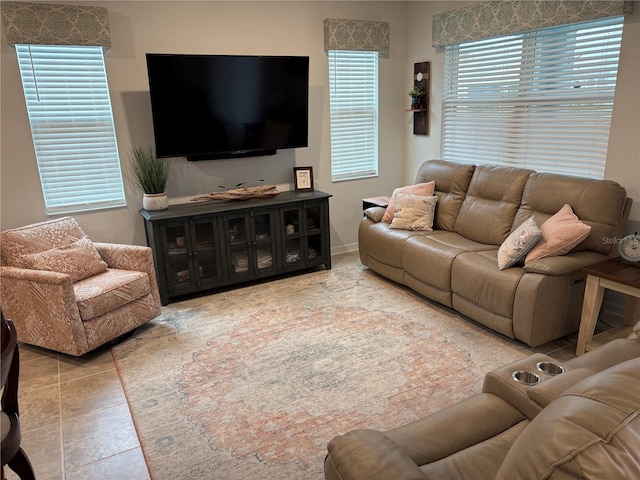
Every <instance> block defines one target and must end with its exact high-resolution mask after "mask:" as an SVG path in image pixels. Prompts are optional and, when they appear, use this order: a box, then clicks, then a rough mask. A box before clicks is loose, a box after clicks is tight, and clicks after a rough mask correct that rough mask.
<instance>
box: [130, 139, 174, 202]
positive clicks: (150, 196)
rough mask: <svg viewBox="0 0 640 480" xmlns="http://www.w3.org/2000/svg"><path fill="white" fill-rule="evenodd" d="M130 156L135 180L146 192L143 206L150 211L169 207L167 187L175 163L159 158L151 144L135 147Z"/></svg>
mask: <svg viewBox="0 0 640 480" xmlns="http://www.w3.org/2000/svg"><path fill="white" fill-rule="evenodd" d="M130 157H131V174H132V175H133V180H134V182H135V184H136V185H137V186H138V188H140V190H142V191H143V192H144V197H143V199H142V207H143V208H144V209H145V210H149V211H154V210H166V209H167V208H169V197H167V192H166V189H167V183H168V182H169V178H170V177H171V172H172V170H173V164H171V163H170V161H169V160H166V159H164V158H158V157H157V156H156V153H155V152H154V151H153V149H152V148H151V147H149V146H147V147H133V148H132V149H131V154H130Z"/></svg>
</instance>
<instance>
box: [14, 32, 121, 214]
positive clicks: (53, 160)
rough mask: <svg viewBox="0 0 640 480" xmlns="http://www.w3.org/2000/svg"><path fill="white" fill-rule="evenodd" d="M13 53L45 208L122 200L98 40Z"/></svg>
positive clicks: (88, 206) (93, 205) (71, 208)
mask: <svg viewBox="0 0 640 480" xmlns="http://www.w3.org/2000/svg"><path fill="white" fill-rule="evenodd" d="M16 52H17V54H18V63H19V66H20V73H21V75H22V85H23V89H24V95H25V99H26V103H27V111H28V114H29V121H30V123H31V134H32V136H33V144H34V147H35V152H36V159H37V161H38V169H39V172H40V182H41V183H42V191H43V193H44V200H45V206H46V211H47V213H48V214H59V213H69V212H74V211H82V210H93V209H99V208H109V207H116V206H123V205H125V195H124V188H123V184H122V174H121V171H120V160H119V157H118V149H117V145H116V137H115V129H114V126H113V115H112V112H111V101H110V98H109V88H108V85H107V77H106V72H105V66H104V58H103V54H102V47H96V46H88V47H86V46H85V47H78V46H63V45H16Z"/></svg>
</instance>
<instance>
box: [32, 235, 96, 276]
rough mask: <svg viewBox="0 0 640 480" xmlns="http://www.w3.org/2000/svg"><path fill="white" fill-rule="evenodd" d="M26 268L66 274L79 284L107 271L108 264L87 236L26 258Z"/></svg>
mask: <svg viewBox="0 0 640 480" xmlns="http://www.w3.org/2000/svg"><path fill="white" fill-rule="evenodd" d="M24 263H25V268H30V269H33V270H48V271H50V272H59V273H65V274H67V275H69V276H71V281H72V282H74V283H75V282H77V281H78V280H82V279H85V278H88V277H92V276H93V275H97V274H99V273H102V272H104V271H106V270H107V264H106V263H105V262H104V261H103V260H102V257H100V254H99V253H98V251H97V250H96V248H95V247H94V246H93V243H92V242H91V240H89V238H88V237H87V236H84V237H82V238H81V239H80V240H77V241H75V242H73V243H71V244H69V245H64V246H62V247H57V248H52V249H51V250H46V251H44V252H40V253H32V254H29V255H26V256H25V257H24Z"/></svg>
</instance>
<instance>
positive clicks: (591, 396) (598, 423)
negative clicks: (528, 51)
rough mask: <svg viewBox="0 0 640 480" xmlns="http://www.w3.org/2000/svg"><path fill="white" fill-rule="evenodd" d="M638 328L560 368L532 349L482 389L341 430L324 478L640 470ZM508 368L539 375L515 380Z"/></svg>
mask: <svg viewBox="0 0 640 480" xmlns="http://www.w3.org/2000/svg"><path fill="white" fill-rule="evenodd" d="M638 333H640V323H638V324H637V325H636V327H635V334H634V335H632V336H631V337H630V338H627V339H619V340H614V341H613V342H610V343H608V344H606V345H604V346H603V347H601V348H598V349H596V350H593V351H591V352H589V353H587V354H585V355H583V356H580V357H578V358H575V359H572V360H570V361H567V362H564V363H562V365H560V366H561V367H563V369H564V372H563V373H560V374H555V375H551V374H548V373H545V371H543V370H546V371H550V370H549V369H548V368H546V367H549V366H551V367H552V368H553V367H554V366H557V365H558V362H555V361H554V360H553V359H551V358H550V357H548V356H546V355H542V354H535V355H532V356H530V357H528V358H526V359H524V360H522V361H519V362H516V363H513V364H510V365H507V366H505V367H502V368H500V369H497V370H495V371H493V372H491V373H489V374H488V375H487V376H486V377H485V382H484V386H483V392H482V393H479V394H477V395H474V396H472V397H470V398H468V399H466V400H464V401H462V402H459V403H457V404H455V405H453V406H451V407H449V408H446V409H444V410H441V411H439V412H436V413H434V414H432V415H429V416H427V417H425V418H423V419H420V420H417V421H415V422H413V423H410V424H408V425H403V426H400V427H397V428H394V429H392V430H389V431H386V432H384V433H383V432H380V431H375V430H366V429H361V430H354V431H352V432H349V433H347V434H346V435H342V436H338V437H336V438H334V439H333V440H331V442H329V445H328V451H329V454H328V455H327V457H326V460H325V478H326V479H327V480H365V479H366V480H390V479H393V480H414V479H415V480H418V479H421V480H425V479H447V480H455V479H473V480H483V479H503V480H519V479H524V480H534V479H563V480H564V479H570V478H575V479H578V478H584V479H593V480H596V479H598V480H601V479H613V478H616V479H618V478H619V479H623V478H629V479H631V478H640V448H639V446H640V341H639V340H638ZM538 366H539V367H540V368H541V369H543V370H540V369H539V368H538ZM514 372H526V373H521V374H517V375H516V377H518V378H520V379H523V380H536V378H537V379H538V381H537V383H534V384H532V385H527V384H525V383H521V382H519V381H517V380H516V379H514V378H513V373H514ZM532 374H535V375H536V377H534V376H533V375H532Z"/></svg>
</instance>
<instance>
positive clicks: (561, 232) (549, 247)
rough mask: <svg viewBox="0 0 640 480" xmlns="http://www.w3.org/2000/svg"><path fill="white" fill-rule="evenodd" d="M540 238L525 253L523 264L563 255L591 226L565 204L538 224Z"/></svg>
mask: <svg viewBox="0 0 640 480" xmlns="http://www.w3.org/2000/svg"><path fill="white" fill-rule="evenodd" d="M540 231H541V232H542V238H541V239H540V241H539V242H538V244H537V245H536V246H535V247H534V248H533V249H532V250H531V251H530V252H529V253H528V254H527V257H526V258H525V260H524V263H525V265H526V264H528V263H531V262H533V261H535V260H539V259H541V258H544V257H557V256H560V255H564V254H565V253H567V252H568V251H569V250H571V249H572V248H573V247H575V246H576V245H578V244H579V243H580V242H581V241H582V240H584V239H585V238H587V236H588V235H589V233H590V232H591V226H590V225H587V224H585V223H583V222H581V221H580V219H579V218H578V217H577V216H576V214H575V213H573V210H572V209H571V206H570V205H568V204H565V205H564V206H563V207H562V208H561V209H560V210H558V213H556V214H555V215H553V216H552V217H551V218H549V219H548V220H547V221H546V222H544V223H543V224H542V225H540Z"/></svg>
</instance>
